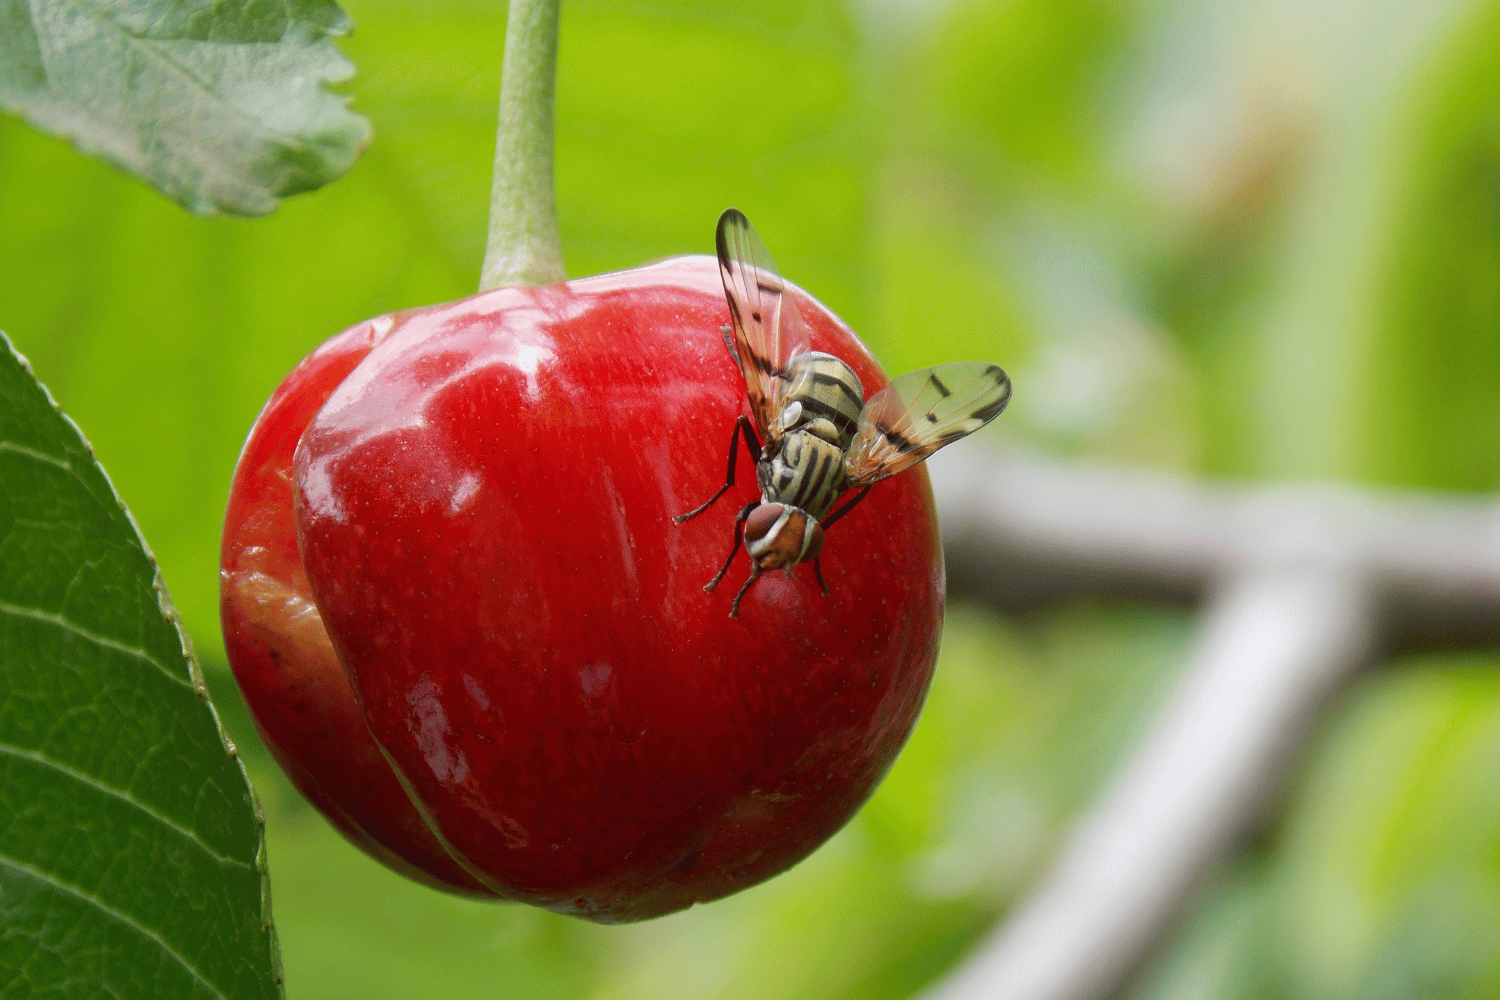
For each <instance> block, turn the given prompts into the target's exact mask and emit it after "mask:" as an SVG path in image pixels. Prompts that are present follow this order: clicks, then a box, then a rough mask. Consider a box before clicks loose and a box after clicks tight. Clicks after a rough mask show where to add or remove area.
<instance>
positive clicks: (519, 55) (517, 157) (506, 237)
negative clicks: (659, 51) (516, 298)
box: [479, 0, 567, 292]
mask: <svg viewBox="0 0 1500 1000" xmlns="http://www.w3.org/2000/svg"><path fill="white" fill-rule="evenodd" d="M560 2H561V0H510V16H509V17H508V19H507V20H506V24H505V65H504V68H503V70H502V72H501V76H500V127H499V133H498V135H497V136H496V138H495V180H494V184H493V185H492V186H491V188H490V236H489V242H488V244H487V245H486V246H485V248H484V271H483V273H482V274H481V275H480V278H479V290H480V291H482V292H487V291H490V290H491V289H495V288H505V287H507V286H511V285H547V284H551V283H552V282H554V281H562V280H563V279H564V278H565V277H567V275H566V273H565V272H564V271H563V262H562V241H561V239H560V238H559V237H558V234H557V200H556V197H555V196H554V195H553V191H552V105H553V90H554V83H555V81H556V79H557V16H558V6H559V4H560Z"/></svg>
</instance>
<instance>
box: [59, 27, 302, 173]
mask: <svg viewBox="0 0 1500 1000" xmlns="http://www.w3.org/2000/svg"><path fill="white" fill-rule="evenodd" d="M62 2H63V3H66V4H68V5H69V6H71V7H73V8H74V9H75V10H78V11H80V12H82V13H83V14H84V16H86V17H89V18H92V19H93V20H95V21H98V22H99V23H100V24H103V25H105V26H107V27H109V28H110V29H112V30H114V31H115V32H117V33H118V34H120V35H121V36H122V37H124V38H125V40H126V44H128V45H129V46H130V47H131V48H134V49H137V50H139V51H141V52H145V53H146V54H147V55H149V56H151V57H152V58H154V59H156V60H157V61H158V62H160V63H162V64H164V65H165V66H167V67H168V68H170V69H171V70H172V71H173V72H175V73H176V74H177V75H178V76H179V77H181V78H182V79H183V81H184V82H186V83H187V84H188V85H190V86H191V87H192V88H193V89H195V90H198V91H200V92H201V93H202V94H203V96H205V97H207V98H208V99H209V100H211V101H214V102H216V103H217V104H220V105H222V106H223V107H224V108H226V109H227V110H229V111H230V112H232V113H233V114H234V115H235V116H237V117H239V118H242V119H244V120H245V121H247V122H250V123H251V124H253V125H255V126H256V127H257V128H259V129H261V130H262V131H264V132H265V133H266V134H267V135H271V136H274V137H276V138H277V139H279V140H281V141H282V142H287V143H291V144H294V145H296V144H298V138H297V137H296V136H293V135H289V134H287V133H286V132H283V131H281V130H280V129H275V128H272V127H271V126H270V125H269V124H268V123H266V122H265V121H262V120H261V119H260V118H258V117H256V116H255V115H253V114H251V113H250V112H249V111H247V110H246V109H244V108H242V107H240V106H239V105H237V104H235V103H234V102H233V101H231V100H229V99H228V98H227V97H225V96H224V95H223V94H221V93H219V92H218V91H217V90H215V89H214V88H213V87H212V86H211V85H210V84H209V82H208V81H207V80H204V79H202V78H201V77H199V76H198V74H196V73H194V72H193V71H192V70H190V69H188V67H186V66H184V65H183V64H182V63H180V62H178V61H177V60H176V59H173V58H172V57H171V56H170V55H168V54H167V52H166V51H165V50H164V49H163V48H162V46H160V45H158V44H155V39H150V38H142V37H141V36H140V35H137V34H135V33H134V32H132V31H130V30H128V29H127V28H126V27H125V26H124V25H122V24H120V23H119V22H117V21H115V20H113V19H112V18H110V17H109V15H108V14H107V13H106V12H105V11H104V10H102V9H100V8H99V7H97V6H95V5H94V4H91V3H86V2H84V0H62ZM231 44H241V45H272V44H280V43H272V42H238V43H231Z"/></svg>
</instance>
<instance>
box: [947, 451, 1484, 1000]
mask: <svg viewBox="0 0 1500 1000" xmlns="http://www.w3.org/2000/svg"><path fill="white" fill-rule="evenodd" d="M952 451H953V452H955V453H954V454H944V455H941V456H938V457H937V458H936V459H934V460H933V461H932V462H931V463H929V464H930V465H931V466H932V468H931V472H932V477H933V483H934V488H935V490H936V493H937V497H938V507H939V512H940V515H941V517H942V520H943V526H944V535H943V539H944V545H945V548H946V550H947V552H948V554H949V560H950V566H951V570H950V572H951V576H952V578H953V580H954V582H955V584H956V586H957V587H958V588H959V589H966V590H971V591H974V592H977V593H980V594H983V595H985V596H987V597H989V598H990V599H992V600H995V601H996V602H998V603H1000V604H1001V605H1003V606H1006V607H1009V608H1012V609H1025V608H1028V607H1034V606H1036V605H1038V604H1041V603H1044V602H1045V601H1047V600H1050V599H1052V598H1055V597H1058V596H1062V595H1065V594H1076V593H1089V592H1091V593H1109V594H1115V595H1119V596H1128V597H1179V598H1188V599H1191V598H1196V597H1205V596H1206V597H1207V598H1208V603H1207V611H1206V618H1205V622H1204V625H1203V629H1202V632H1201V634H1200V636H1199V639H1198V643H1197V648H1196V651H1195V653H1194V654H1193V656H1192V659H1191V661H1190V663H1189V666H1188V669H1187V670H1186V671H1185V672H1184V674H1183V676H1182V679H1181V680H1180V681H1179V683H1178V686H1177V689H1176V691H1175V692H1174V693H1173V694H1172V695H1171V696H1170V697H1169V698H1168V701H1167V704H1166V706H1165V707H1164V709H1163V710H1162V712H1161V714H1160V716H1159V717H1158V719H1157V720H1156V722H1155V724H1154V726H1153V728H1152V730H1151V732H1150V733H1149V734H1148V736H1147V737H1146V738H1145V740H1144V741H1143V742H1142V745H1141V746H1140V747H1139V748H1138V749H1137V751H1136V753H1135V755H1134V758H1133V759H1132V760H1131V761H1130V762H1129V763H1128V764H1127V765H1126V767H1125V768H1124V769H1123V771H1122V772H1121V774H1120V775H1119V776H1118V777H1117V778H1116V780H1115V783H1114V785H1113V787H1112V788H1110V789H1109V790H1108V791H1106V793H1105V794H1104V795H1103V796H1102V797H1101V798H1100V800H1099V801H1098V802H1097V803H1096V804H1095V805H1094V807H1093V808H1092V810H1091V811H1090V812H1089V814H1088V815H1086V816H1085V817H1084V818H1083V819H1082V820H1081V821H1080V822H1079V824H1078V826H1077V827H1076V828H1075V830H1074V832H1073V834H1072V835H1071V837H1070V838H1069V839H1068V841H1067V842H1066V843H1065V844H1064V846H1063V848H1062V850H1061V853H1060V854H1059V856H1058V858H1057V859H1056V860H1055V862H1054V863H1053V866H1052V868H1051V871H1050V872H1049V873H1048V874H1047V875H1046V876H1045V877H1044V878H1043V879H1042V881H1041V882H1040V883H1039V885H1038V886H1037V887H1036V888H1035V890H1034V891H1033V894H1032V896H1031V898H1030V899H1029V900H1027V901H1026V902H1024V903H1023V904H1022V905H1021V906H1020V907H1019V908H1018V909H1017V910H1016V911H1015V912H1014V913H1013V914H1012V915H1011V917H1010V919H1009V921H1008V922H1006V923H1005V924H1004V925H1002V926H1001V927H1000V928H998V929H997V930H996V931H995V932H994V933H993V934H992V935H991V937H990V938H989V939H988V940H987V941H985V942H984V943H982V944H981V945H980V946H979V947H978V948H977V949H976V951H975V952H974V953H973V955H972V956H971V957H970V959H969V960H968V961H967V963H965V964H964V965H962V966H961V967H960V968H959V969H958V970H957V971H956V972H955V973H954V974H953V975H952V976H951V977H950V978H949V979H947V980H946V981H945V982H943V983H940V984H938V985H937V986H936V987H934V988H933V989H932V990H931V991H930V992H929V994H928V995H927V996H928V998H929V1000H969V998H978V997H987V998H990V997H1003V998H1007V1000H1064V998H1066V1000H1088V998H1097V997H1104V996H1108V995H1110V994H1111V993H1112V992H1114V991H1115V990H1117V989H1118V988H1119V986H1120V985H1121V984H1122V983H1123V982H1124V981H1125V980H1126V979H1127V978H1128V976H1129V975H1130V974H1131V973H1132V972H1133V971H1134V970H1135V969H1136V968H1137V967H1138V966H1139V964H1140V962H1141V960H1142V958H1143V957H1144V956H1145V955H1146V954H1147V951H1148V949H1149V948H1150V947H1151V945H1152V944H1154V943H1155V941H1156V940H1157V938H1158V937H1159V936H1160V934H1161V932H1162V931H1163V930H1164V929H1165V928H1166V927H1168V926H1170V924H1171V922H1172V921H1173V919H1174V917H1175V916H1176V915H1177V913H1178V912H1179V911H1180V910H1181V909H1182V907H1183V906H1184V904H1185V903H1187V902H1189V901H1190V900H1191V893H1192V889H1193V887H1194V885H1195V883H1196V882H1197V880H1198V879H1199V878H1200V877H1201V876H1202V875H1203V874H1204V873H1205V872H1207V871H1209V870H1211V869H1212V868H1213V867H1214V866H1215V865H1216V864H1217V863H1218V862H1219V861H1220V860H1221V859H1222V857H1223V856H1224V855H1225V854H1226V853H1227V852H1228V851H1229V850H1230V849H1231V848H1232V847H1233V846H1234V845H1235V843H1236V842H1237V841H1238V840H1239V839H1240V837H1241V836H1242V835H1243V833H1244V831H1245V830H1246V829H1247V828H1248V827H1249V826H1250V825H1251V824H1252V823H1253V822H1254V821H1255V819H1256V817H1257V816H1258V815H1259V814H1260V811H1261V807H1262V805H1263V803H1264V801H1265V799H1266V797H1267V795H1268V794H1269V793H1270V792H1271V791H1273V790H1274V789H1275V787H1276V784H1277V779H1278V778H1279V777H1280V775H1281V773H1282V771H1283V768H1284V765H1285V763H1286V758H1287V756H1288V754H1289V753H1290V752H1292V751H1294V750H1295V748H1296V747H1297V746H1298V745H1299V744H1300V742H1301V741H1302V738H1303V737H1304V736H1305V734H1306V731H1307V727H1308V724H1309V722H1310V721H1311V720H1312V718H1313V717H1314V716H1315V714H1316V712H1317V709H1318V708H1319V707H1320V705H1321V704H1322V703H1323V702H1324V701H1325V699H1326V698H1327V696H1328V695H1329V694H1330V693H1331V692H1332V691H1333V690H1335V689H1336V688H1337V687H1338V686H1339V684H1340V683H1342V682H1343V681H1344V680H1345V679H1346V678H1348V677H1349V676H1350V675H1351V674H1352V673H1353V671H1354V670H1355V668H1357V667H1358V666H1359V665H1360V664H1362V663H1364V662H1366V661H1367V660H1368V659H1370V658H1371V657H1372V656H1374V655H1375V654H1376V653H1377V652H1378V651H1379V650H1380V649H1381V648H1382V647H1383V646H1386V645H1389V644H1390V643H1393V642H1411V641H1416V642H1424V643H1425V642H1433V641H1440V642H1451V641H1455V640H1457V641H1473V640H1493V639H1494V638H1496V635H1497V628H1496V623H1497V622H1500V507H1497V506H1496V504H1495V502H1494V501H1493V500H1490V499H1482V500H1481V499H1461V498H1454V497H1430V496H1421V495H1412V494H1398V493H1386V494H1380V493H1377V492H1374V491H1362V490H1356V489H1352V488H1347V487H1334V486H1322V485H1317V486H1277V487H1266V488H1234V487H1230V486H1226V485H1218V486H1205V485H1202V484H1199V483H1195V482H1193V481H1191V480H1189V479H1187V478H1185V477H1177V476H1173V475H1170V474H1164V473H1147V472H1141V471H1123V470H1110V469H1105V468H1100V467H1093V466H1067V465H1062V464H1059V463H1055V462H1047V461H1044V460H1041V459H1038V458H1034V457H1028V456H1023V455H1019V454H1003V455H990V456H985V455H984V454H983V452H982V451H980V450H979V449H968V450H967V451H965V450H962V449H952Z"/></svg>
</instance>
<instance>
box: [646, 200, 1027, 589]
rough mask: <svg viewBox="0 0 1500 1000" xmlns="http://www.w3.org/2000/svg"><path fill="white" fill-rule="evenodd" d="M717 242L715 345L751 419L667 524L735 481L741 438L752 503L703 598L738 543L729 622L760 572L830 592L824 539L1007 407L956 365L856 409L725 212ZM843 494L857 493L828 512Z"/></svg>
mask: <svg viewBox="0 0 1500 1000" xmlns="http://www.w3.org/2000/svg"><path fill="white" fill-rule="evenodd" d="M715 242H716V245H717V250H718V256H719V272H720V274H721V275H722V276H723V278H724V295H725V297H726V298H727V299H728V300H729V315H730V319H731V320H732V321H733V325H732V326H726V327H724V328H723V330H722V332H723V335H724V344H725V346H726V347H728V348H729V353H730V355H731V356H732V357H733V358H734V360H735V363H736V364H737V365H739V368H740V374H741V375H742V376H744V379H745V392H746V394H747V395H748V396H749V399H750V411H751V413H752V414H753V415H754V418H755V421H754V425H753V426H752V425H751V422H750V420H749V419H748V418H746V417H744V416H741V417H740V418H739V419H738V420H736V421H735V425H734V430H733V431H732V432H731V434H730V437H729V471H728V474H727V476H726V477H725V481H724V485H723V486H722V487H720V488H719V491H718V492H717V493H715V494H714V495H713V496H711V497H709V499H708V502H707V503H705V504H703V505H702V506H701V507H698V508H697V509H696V510H691V511H689V512H688V513H686V514H683V515H681V516H679V517H677V518H675V520H676V522H677V523H678V524H681V523H683V522H684V521H687V520H689V519H691V518H694V517H697V516H698V515H699V514H701V513H703V512H704V511H706V510H708V508H710V507H712V506H713V505H714V502H715V501H717V500H718V499H719V497H721V496H723V495H724V493H725V491H727V490H728V489H729V488H730V487H731V486H733V485H734V474H735V461H736V459H737V458H738V456H739V442H740V441H741V440H743V441H744V443H745V450H746V451H748V452H749V453H750V457H751V458H752V459H754V460H755V475H756V479H757V480H758V481H759V484H760V494H761V498H760V499H759V500H755V501H752V502H751V503H748V504H746V505H745V506H744V507H742V508H741V509H740V512H739V514H738V515H736V516H735V519H734V547H733V548H731V549H730V550H729V557H728V558H727V559H725V560H724V565H723V567H722V568H721V569H720V570H719V572H718V573H717V574H715V575H714V578H713V579H712V580H710V581H709V582H708V584H707V585H706V586H705V587H704V589H705V590H708V591H710V592H712V591H713V589H714V588H715V587H716V586H718V584H719V581H720V580H722V579H723V578H724V574H725V573H727V572H728V571H729V567H730V565H731V564H732V563H733V562H734V557H735V555H736V554H737V553H738V552H739V550H740V546H741V544H743V545H744V547H745V551H746V553H747V554H748V555H749V557H750V576H749V579H747V580H746V581H745V583H744V586H742V587H740V589H739V593H737V594H735V596H734V602H733V603H732V604H731V605H730V608H729V616H730V617H731V618H738V617H739V612H740V601H741V600H742V599H743V598H744V596H745V594H746V593H747V592H748V591H749V590H750V587H751V585H752V584H754V583H755V581H756V580H757V579H759V577H760V575H761V574H762V573H764V572H766V571H768V570H773V569H782V568H785V569H786V571H787V573H788V574H790V573H791V572H792V568H793V567H794V566H796V565H797V564H798V563H802V562H807V561H809V560H811V561H812V564H813V573H814V574H815V575H816V576H817V580H818V585H819V586H820V587H822V588H823V593H825V594H826V593H828V585H827V584H826V583H824V582H823V570H822V566H821V565H820V564H819V562H818V554H819V552H821V550H822V548H823V534H824V532H826V531H827V530H828V529H829V528H831V527H832V526H833V524H834V522H836V521H838V520H839V519H840V518H842V517H844V515H846V514H848V513H849V511H850V510H852V509H853V508H854V506H855V504H857V503H859V502H860V501H861V500H863V499H864V498H865V495H866V494H867V493H869V491H870V487H871V486H872V485H874V484H875V483H877V482H879V481H880V480H882V479H885V478H887V477H889V476H894V475H895V474H896V473H898V472H902V471H904V470H906V469H909V468H911V467H912V466H913V465H916V464H917V463H918V462H921V461H922V460H924V459H926V458H927V457H928V456H929V455H931V454H932V453H933V452H935V451H937V450H938V449H939V448H941V447H943V446H944V445H946V444H951V443H952V442H954V441H957V440H958V439H959V438H961V437H965V436H967V435H969V434H972V433H974V432H975V431H977V430H978V429H979V428H981V427H983V426H984V425H985V424H987V423H989V422H990V421H991V420H993V419H994V418H995V417H996V416H998V415H999V414H1000V411H1001V410H1003V409H1005V404H1006V403H1007V402H1009V401H1010V379H1009V378H1008V377H1007V376H1006V374H1005V372H1004V371H1002V370H1001V369H1000V367H999V366H998V365H990V364H984V363H982V362H978V361H961V362H956V363H954V364H946V365H939V366H937V367H936V368H924V369H920V370H918V371H914V372H908V373H907V374H905V375H902V376H901V377H900V378H898V379H896V380H895V381H893V382H892V383H891V384H890V385H888V386H886V387H885V388H884V389H882V390H880V391H879V392H877V393H875V395H873V396H871V397H870V399H869V400H868V401H866V400H865V398H864V387H863V386H861V385H860V381H859V376H858V375H856V374H855V373H854V370H853V369H852V368H850V367H849V366H848V365H847V364H845V363H844V362H843V361H841V360H840V359H838V358H836V357H834V356H833V355H831V354H825V353H823V352H821V351H814V350H812V349H811V337H810V335H809V333H808V329H807V326H806V324H805V323H804V322H803V321H802V317H801V316H800V315H799V314H798V312H797V306H796V304H795V303H794V302H793V301H792V299H791V296H789V295H788V294H787V292H786V283H785V282H784V281H782V280H781V276H780V275H779V274H778V273H777V271H776V266H775V265H774V264H773V263H772V262H771V255H770V252H769V251H767V250H766V246H765V244H764V243H762V242H761V239H760V236H759V235H757V234H756V232H755V228H754V227H753V226H751V225H750V220H749V219H747V218H745V215H744V213H742V212H740V211H739V210H738V209H734V208H730V209H726V210H725V211H724V214H723V215H721V216H719V227H718V233H717V238H716V241H715ZM757 432H758V433H757ZM762 442H764V443H762ZM849 490H858V491H859V492H858V493H857V494H856V495H855V496H854V497H853V498H852V499H850V500H848V501H846V502H845V503H844V504H843V505H842V506H840V507H838V509H837V510H835V509H834V505H835V504H836V503H837V502H838V500H839V498H840V497H841V496H843V494H845V493H846V492H847V491H849Z"/></svg>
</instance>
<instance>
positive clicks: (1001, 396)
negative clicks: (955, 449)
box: [847, 361, 1010, 487]
mask: <svg viewBox="0 0 1500 1000" xmlns="http://www.w3.org/2000/svg"><path fill="white" fill-rule="evenodd" d="M1008 402H1010V379H1009V378H1008V377H1007V376H1006V374H1005V372H1004V371H1003V370H1001V368H1000V366H998V365H987V364H984V363H983V362H979V361H959V362H955V363H954V364H951V365H938V366H937V367H936V368H923V369H920V370H918V371H914V372H907V373H906V374H905V375H902V376H901V377H900V378H898V379H896V380H895V381H894V382H892V383H891V384H890V385H888V386H886V387H885V388H884V389H882V390H880V391H879V392H877V393H876V394H875V395H873V396H871V397H870V399H869V401H868V402H866V403H865V408H864V410H863V411H862V412H861V413H860V415H859V431H858V432H857V433H856V434H855V437H854V444H853V445H852V446H851V447H850V451H849V465H848V470H849V473H848V480H847V482H848V485H849V486H850V487H860V486H868V485H869V484H870V483H874V482H878V481H879V480H882V479H885V478H886V477H887V476H894V475H895V474H896V473H898V472H902V471H904V470H906V469H909V468H911V467H912V466H913V465H916V464H917V463H918V462H920V461H922V460H923V459H925V458H926V457H927V456H929V455H931V454H932V453H933V452H935V451H937V450H938V449H939V448H941V447H942V446H943V445H945V444H952V443H953V442H954V441H957V440H958V439H959V438H961V437H966V436H968V435H970V434H972V433H974V432H975V431H977V430H979V428H981V427H983V426H984V425H985V424H987V423H989V422H990V421H991V420H993V419H995V418H996V417H997V416H999V415H1000V411H1001V410H1003V409H1005V404H1006V403H1008Z"/></svg>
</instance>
